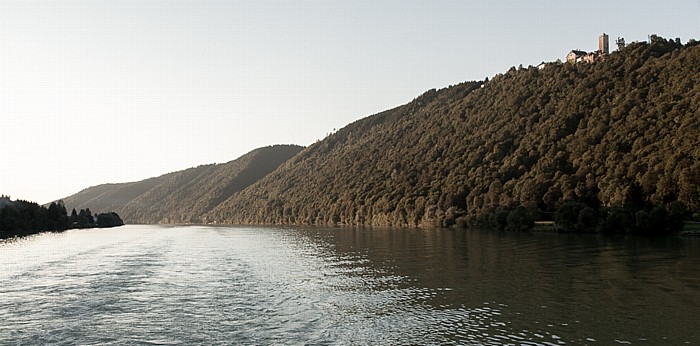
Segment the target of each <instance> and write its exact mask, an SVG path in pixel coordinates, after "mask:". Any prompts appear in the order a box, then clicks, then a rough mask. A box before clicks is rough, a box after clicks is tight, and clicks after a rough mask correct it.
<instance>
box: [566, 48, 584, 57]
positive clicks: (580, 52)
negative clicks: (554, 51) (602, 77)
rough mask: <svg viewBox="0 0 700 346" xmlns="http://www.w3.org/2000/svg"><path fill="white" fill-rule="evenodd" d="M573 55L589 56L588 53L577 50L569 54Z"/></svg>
mask: <svg viewBox="0 0 700 346" xmlns="http://www.w3.org/2000/svg"><path fill="white" fill-rule="evenodd" d="M571 53H574V54H576V56H583V55H586V54H588V53H587V52H584V51H582V50H575V49H574V50H572V51H571V52H569V54H571Z"/></svg>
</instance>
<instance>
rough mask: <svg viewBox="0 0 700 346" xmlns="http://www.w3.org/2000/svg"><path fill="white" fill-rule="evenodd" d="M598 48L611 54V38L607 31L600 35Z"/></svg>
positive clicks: (604, 52)
mask: <svg viewBox="0 0 700 346" xmlns="http://www.w3.org/2000/svg"><path fill="white" fill-rule="evenodd" d="M598 50H599V51H600V52H601V53H603V54H610V38H609V37H608V35H606V34H605V33H603V34H602V35H600V37H598Z"/></svg>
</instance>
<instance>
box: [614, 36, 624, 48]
mask: <svg viewBox="0 0 700 346" xmlns="http://www.w3.org/2000/svg"><path fill="white" fill-rule="evenodd" d="M615 44H617V50H622V49H623V48H625V46H626V45H627V44H626V43H625V38H624V37H618V38H617V41H615Z"/></svg>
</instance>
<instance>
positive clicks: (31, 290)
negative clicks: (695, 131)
mask: <svg viewBox="0 0 700 346" xmlns="http://www.w3.org/2000/svg"><path fill="white" fill-rule="evenodd" d="M699 313H700V239H697V238H641V237H616V238H613V237H603V236H598V235H570V234H542V233H539V234H538V233H532V234H530V233H500V232H489V231H477V230H469V231H455V230H356V229H322V228H316V229H309V228H305V229H298V228H262V227H261V228H250V227H204V226H191V227H159V226H126V227H120V228H115V229H100V230H97V229H93V230H71V231H67V232H64V233H59V234H41V235H37V236H32V237H28V238H23V239H19V240H15V241H4V242H2V243H0V316H2V321H0V340H2V342H3V343H8V344H15V343H18V344H46V343H51V344H157V345H164V344H201V343H205V344H343V345H345V344H373V345H374V344H390V345H395V344H479V345H483V344H487V345H488V344H494V345H497V344H507V343H511V344H526V345H527V344H541V345H557V344H562V345H563V344H601V345H608V344H614V343H619V344H645V345H658V344H697V343H698V342H699V340H700V330H699V329H698V327H697V326H698V322H699V321H700V318H699V317H698V315H699Z"/></svg>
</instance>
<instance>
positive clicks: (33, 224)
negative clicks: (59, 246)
mask: <svg viewBox="0 0 700 346" xmlns="http://www.w3.org/2000/svg"><path fill="white" fill-rule="evenodd" d="M122 225H124V222H123V221H122V219H121V218H120V217H119V215H117V214H116V213H114V212H110V213H99V214H95V215H93V214H92V212H91V211H90V209H81V210H80V212H77V211H76V210H75V209H73V210H72V212H71V214H70V215H68V213H67V212H66V207H65V206H64V205H63V203H61V202H58V203H56V202H54V203H51V204H50V205H49V206H48V207H45V206H41V205H39V204H37V203H34V202H29V201H23V200H16V201H12V200H11V199H10V198H9V197H7V196H1V197H0V238H7V237H12V236H16V235H29V234H34V233H40V232H46V231H48V232H59V231H65V230H67V229H72V228H106V227H116V226H122Z"/></svg>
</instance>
